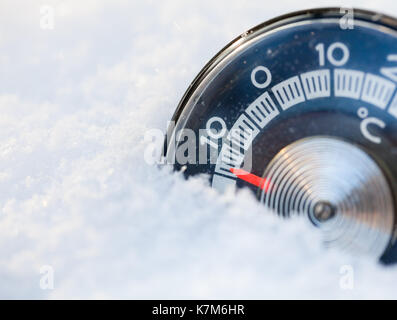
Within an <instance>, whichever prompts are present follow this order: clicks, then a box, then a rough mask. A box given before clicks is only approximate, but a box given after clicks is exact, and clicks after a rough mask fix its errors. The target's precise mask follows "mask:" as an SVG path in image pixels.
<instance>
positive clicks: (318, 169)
mask: <svg viewBox="0 0 397 320" xmlns="http://www.w3.org/2000/svg"><path fill="white" fill-rule="evenodd" d="M264 177H265V178H266V181H267V183H268V186H267V187H265V188H263V190H266V191H263V192H262V194H261V201H262V202H263V203H264V204H265V205H266V206H267V207H269V208H270V209H271V210H273V211H275V212H276V213H277V214H279V215H281V216H284V217H290V216H294V215H305V216H307V217H308V218H309V219H310V220H311V221H312V222H313V224H315V225H316V226H318V227H319V228H320V229H321V230H322V232H323V237H324V242H325V244H326V245H327V246H331V247H334V246H336V247H339V248H342V249H345V250H348V251H351V252H353V253H358V254H369V255H372V256H376V257H377V258H379V257H380V256H381V255H382V253H383V252H384V251H385V249H386V247H387V245H388V243H389V241H390V238H391V235H392V230H393V223H394V206H393V197H392V193H391V191H390V187H389V184H388V182H387V179H386V178H385V176H384V174H383V172H382V170H381V169H380V168H379V166H378V165H377V163H376V162H375V161H374V160H373V159H372V158H371V157H370V156H369V155H368V154H367V153H366V152H364V151H363V150H362V149H360V148H359V147H357V146H355V145H352V144H350V143H347V142H345V141H342V140H339V139H336V138H330V137H312V138H307V139H303V140H299V141H297V142H295V143H293V144H291V145H289V146H287V147H286V148H284V149H283V150H282V151H280V152H279V154H278V155H277V156H276V157H275V158H274V159H273V161H272V162H271V163H270V164H269V166H268V167H267V169H266V171H265V174H264Z"/></svg>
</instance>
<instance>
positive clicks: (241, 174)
mask: <svg viewBox="0 0 397 320" xmlns="http://www.w3.org/2000/svg"><path fill="white" fill-rule="evenodd" d="M230 172H231V173H233V174H234V175H235V176H236V177H237V178H239V179H241V180H244V181H247V182H248V183H251V184H253V185H254V186H257V187H258V188H260V189H262V190H263V189H265V192H268V191H269V189H270V181H267V179H266V178H261V177H258V176H256V175H254V174H252V173H249V172H247V171H245V170H243V169H236V168H231V169H230Z"/></svg>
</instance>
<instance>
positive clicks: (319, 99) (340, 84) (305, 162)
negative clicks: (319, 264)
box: [165, 8, 397, 262]
mask: <svg viewBox="0 0 397 320" xmlns="http://www.w3.org/2000/svg"><path fill="white" fill-rule="evenodd" d="M396 89H397V21H396V20H395V19H393V18H390V17H387V16H384V15H381V14H377V13H373V12H368V11H362V10H352V11H351V12H350V11H343V12H341V10H340V9H339V8H338V9H332V8H331V9H314V10H308V11H302V12H297V13H292V14H289V15H286V16H282V17H279V18H277V19H274V20H271V21H269V22H266V23H264V24H262V25H259V26H257V27H255V28H253V29H252V30H250V31H248V32H246V33H244V34H243V35H241V36H240V37H238V38H237V39H235V40H234V41H232V42H231V43H230V44H229V45H228V46H226V47H225V48H224V49H223V50H222V51H221V52H220V53H218V55H216V56H215V57H214V58H213V59H212V60H211V61H210V62H209V63H208V64H207V65H206V66H205V68H204V69H203V70H202V71H201V72H200V74H199V75H198V76H197V78H196V79H195V80H194V82H193V83H192V85H191V86H190V87H189V89H188V91H187V92H186V94H185V96H184V97H183V99H182V101H181V103H180V105H179V107H178V108H177V110H176V113H175V115H174V117H173V122H174V123H175V124H174V125H171V126H170V128H169V132H168V134H167V143H166V149H165V154H166V156H167V160H168V161H169V162H172V163H173V164H174V166H175V168H176V169H183V170H184V174H185V175H186V176H190V175H196V174H207V175H209V177H210V183H211V185H212V187H213V188H216V189H218V190H220V191H224V190H226V189H233V188H241V187H247V188H250V189H251V190H252V191H253V192H254V193H255V194H256V196H257V198H258V201H261V202H262V203H263V205H264V207H266V211H273V212H275V213H276V214H278V215H280V216H282V217H293V216H298V215H301V216H302V215H303V216H305V217H307V219H309V220H310V222H311V223H312V224H313V226H314V227H317V228H320V229H321V230H322V232H323V237H324V242H325V243H326V245H328V246H336V247H339V248H342V249H345V250H349V251H351V252H353V253H357V254H366V255H371V256H374V257H376V258H380V259H381V260H382V261H384V262H393V261H395V260H397V259H396V258H397V249H395V242H396V208H397V204H396V194H397V187H396V185H397V181H396V178H397V90H396ZM264 211H265V210H264Z"/></svg>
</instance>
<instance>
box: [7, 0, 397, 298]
mask: <svg viewBox="0 0 397 320" xmlns="http://www.w3.org/2000/svg"><path fill="white" fill-rule="evenodd" d="M339 4H342V5H343V6H347V5H350V4H351V5H353V6H359V7H362V8H367V9H374V10H378V11H383V12H386V13H389V14H395V15H396V14H397V11H396V10H397V4H396V3H395V2H393V1H391V0H390V1H386V0H385V1H380V0H379V1H364V2H363V1H309V0H305V1H300V2H297V1H278V2H277V3H272V4H271V5H270V3H269V2H265V1H249V2H248V1H247V2H246V1H242V0H239V1H230V0H228V1H226V0H224V1H207V0H205V1H203V0H200V1H196V0H194V1H182V0H181V1H171V0H169V1H161V2H160V1H121V0H118V1H94V0H85V1H84V2H81V1H77V0H76V1H74V0H73V1H67V2H66V1H65V2H62V1H50V0H49V1H47V3H46V5H47V6H48V7H49V8H50V9H51V8H52V9H53V10H54V14H55V16H54V26H53V29H43V25H42V23H41V22H42V20H41V19H42V16H43V12H46V11H41V10H43V6H44V5H43V4H42V2H41V1H12V0H10V1H8V0H6V1H5V0H3V1H2V2H1V4H0V15H1V19H0V21H1V22H0V47H1V50H0V70H1V72H0V83H1V86H0V110H1V116H0V298H35V299H42V298H43V299H58V298H159V299H171V298H177V299H178V298H188V299H189V298H223V299H228V298H236V299H238V298H252V299H264V298H316V299H319V298H333V299H345V298H346V299H352V298H363V299H367V298H397V293H396V290H395V287H396V285H397V280H396V279H397V269H396V268H395V267H390V268H385V267H382V266H380V265H378V264H376V263H374V262H372V261H369V260H367V259H362V258H353V257H351V256H348V255H345V254H342V253H340V252H337V251H334V250H324V248H323V246H322V244H321V240H320V235H318V234H317V233H316V231H315V230H313V229H312V228H310V227H309V226H308V225H307V224H306V223H305V222H304V221H300V220H296V221H291V222H285V221H281V220H279V219H277V218H276V217H273V216H272V215H269V214H268V213H266V212H264V209H263V207H261V206H260V205H259V204H258V203H256V201H254V199H253V196H252V195H251V194H249V193H248V192H246V191H242V192H240V193H238V194H237V195H235V194H231V193H227V194H225V195H222V196H220V195H219V194H217V193H216V192H215V191H213V190H212V189H210V188H209V187H208V186H207V183H206V182H205V179H202V178H195V179H190V180H188V181H185V180H184V179H182V177H181V175H180V174H173V173H172V172H170V171H169V170H168V169H167V168H164V169H161V170H160V169H159V168H157V167H155V166H150V165H148V164H147V163H146V162H145V161H144V157H143V154H144V152H145V148H146V146H147V142H145V140H144V136H145V132H147V130H150V129H153V128H159V129H162V130H164V129H165V128H166V126H167V121H168V120H169V119H170V118H171V116H172V113H173V112H174V110H175V107H176V105H177V103H178V101H179V99H180V98H181V96H182V95H183V93H184V91H185V90H186V88H187V87H188V85H189V83H190V81H191V80H192V79H193V78H194V77H195V75H196V74H197V73H198V72H199V70H200V69H201V68H202V67H203V65H204V64H205V63H206V62H207V61H208V60H209V59H210V58H211V57H212V56H213V55H214V54H215V53H216V52H217V51H219V50H220V49H221V48H222V47H223V46H224V45H225V44H226V43H228V42H229V41H230V40H232V39H233V38H235V37H236V36H237V35H238V34H241V33H242V32H244V31H245V30H247V29H249V28H250V27H253V26H255V25H256V24H259V23H260V22H263V21H265V20H267V19H270V18H272V17H275V16H277V15H280V14H283V13H287V12H290V11H293V10H298V9H305V8H310V7H319V6H334V5H339ZM47 9H48V8H47V7H46V8H44V10H47ZM392 9H394V11H393V10H392ZM46 268H50V270H52V271H53V280H54V283H53V288H51V287H50V288H47V289H46V287H43V286H42V285H41V284H42V279H43V277H44V276H45V275H46V273H45V272H44V273H43V271H45V270H48V269H46ZM346 270H353V271H354V273H353V275H354V285H353V287H346V286H344V285H343V283H344V280H346V279H345V277H346V273H345V271H346ZM40 271H42V273H40ZM349 279H350V278H349Z"/></svg>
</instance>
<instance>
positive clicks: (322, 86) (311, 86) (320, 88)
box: [301, 69, 331, 100]
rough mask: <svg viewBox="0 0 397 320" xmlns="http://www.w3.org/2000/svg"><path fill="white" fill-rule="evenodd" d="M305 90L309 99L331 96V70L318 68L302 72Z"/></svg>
mask: <svg viewBox="0 0 397 320" xmlns="http://www.w3.org/2000/svg"><path fill="white" fill-rule="evenodd" d="M301 80H302V85H303V90H305V95H306V98H307V99H309V100H310V99H316V98H322V97H329V96H330V95H331V86H330V72H329V70H328V69H327V70H316V71H311V72H306V73H302V74H301Z"/></svg>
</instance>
